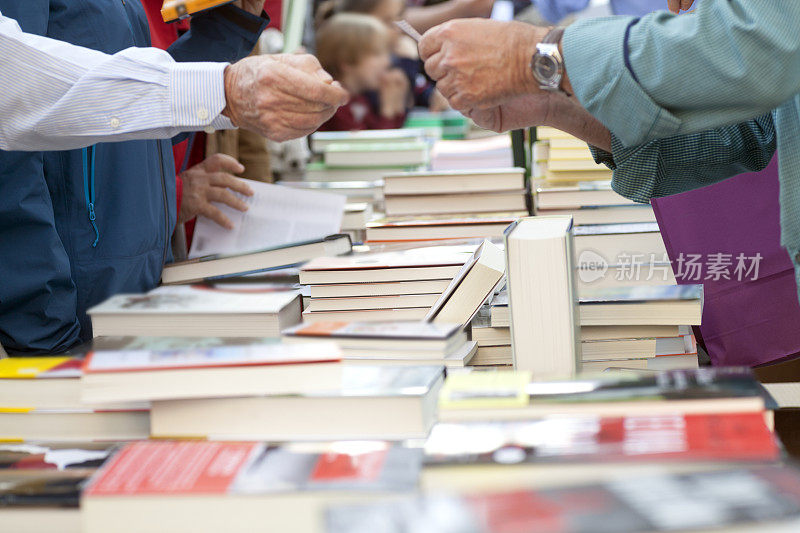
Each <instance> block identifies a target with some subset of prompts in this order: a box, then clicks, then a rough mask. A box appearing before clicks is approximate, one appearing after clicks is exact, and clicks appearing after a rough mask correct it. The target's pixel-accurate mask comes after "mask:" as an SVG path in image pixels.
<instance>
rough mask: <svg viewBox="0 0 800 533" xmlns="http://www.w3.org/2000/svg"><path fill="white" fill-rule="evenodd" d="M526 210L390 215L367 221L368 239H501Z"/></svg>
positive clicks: (391, 240)
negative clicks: (462, 213)
mask: <svg viewBox="0 0 800 533" xmlns="http://www.w3.org/2000/svg"><path fill="white" fill-rule="evenodd" d="M527 215H528V212H527V211H519V212H514V213H489V214H475V215H471V216H451V217H441V216H439V217H414V218H408V217H391V218H385V219H380V220H373V221H372V222H370V223H369V224H367V241H368V242H402V241H427V240H443V239H475V238H485V239H491V238H500V237H502V236H503V232H504V231H505V229H506V228H507V227H508V225H509V224H511V223H512V222H514V221H515V220H517V219H518V218H519V217H522V216H527Z"/></svg>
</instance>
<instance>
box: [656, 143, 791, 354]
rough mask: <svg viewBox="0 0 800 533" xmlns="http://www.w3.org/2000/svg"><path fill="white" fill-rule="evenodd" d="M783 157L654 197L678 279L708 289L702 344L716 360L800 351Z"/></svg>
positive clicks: (701, 330) (659, 223)
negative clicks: (783, 226) (784, 211)
mask: <svg viewBox="0 0 800 533" xmlns="http://www.w3.org/2000/svg"><path fill="white" fill-rule="evenodd" d="M778 187H779V184H778V165H777V157H776V158H773V161H772V162H771V163H770V164H769V166H768V167H767V168H765V169H764V170H763V171H761V172H751V173H747V174H741V175H739V176H735V177H733V178H730V179H727V180H725V181H722V182H720V183H716V184H714V185H710V186H708V187H703V188H702V189H696V190H693V191H689V192H685V193H681V194H676V195H673V196H668V197H664V198H657V199H654V200H653V202H652V204H653V209H654V211H655V214H656V218H657V220H658V225H659V227H660V228H661V235H662V237H663V238H664V244H665V246H666V248H667V253H668V254H669V259H670V261H671V263H672V268H673V270H674V272H675V277H676V279H677V281H678V283H679V284H683V283H702V284H703V286H704V289H705V294H704V306H703V323H702V325H701V326H700V332H701V334H702V338H703V342H704V343H705V346H706V349H707V350H708V354H709V356H710V357H711V361H712V363H713V364H714V365H717V366H723V365H747V366H754V365H758V364H762V363H768V362H770V361H774V360H776V359H780V358H783V357H787V356H790V355H794V354H797V353H798V352H800V304H798V300H797V286H796V284H795V279H794V270H793V267H792V262H791V260H790V259H789V255H788V254H787V253H786V250H785V249H784V248H782V247H781V245H780V224H779V203H778V190H779V189H778Z"/></svg>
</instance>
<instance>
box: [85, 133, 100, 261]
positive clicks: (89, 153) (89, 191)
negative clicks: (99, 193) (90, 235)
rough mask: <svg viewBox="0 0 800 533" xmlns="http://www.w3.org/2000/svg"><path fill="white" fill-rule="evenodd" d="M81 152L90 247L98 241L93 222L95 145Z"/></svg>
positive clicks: (98, 232)
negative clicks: (92, 235) (90, 238)
mask: <svg viewBox="0 0 800 533" xmlns="http://www.w3.org/2000/svg"><path fill="white" fill-rule="evenodd" d="M81 152H82V153H83V195H84V198H85V200H86V210H87V211H88V212H89V223H90V224H91V225H92V228H93V229H94V242H93V243H92V248H97V243H98V242H99V241H100V230H98V229H97V223H96V222H95V220H96V218H97V215H96V214H95V211H94V201H95V195H94V174H95V172H94V168H95V147H94V146H90V147H89V148H84V149H83V150H81Z"/></svg>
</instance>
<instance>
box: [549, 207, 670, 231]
mask: <svg viewBox="0 0 800 533" xmlns="http://www.w3.org/2000/svg"><path fill="white" fill-rule="evenodd" d="M536 214H537V215H569V216H571V217H572V220H573V222H574V224H575V225H576V226H586V225H596V224H629V223H648V222H655V221H656V215H655V213H654V212H653V208H652V207H650V206H649V205H640V204H637V205H615V206H593V205H590V206H584V207H571V208H567V209H537V210H536Z"/></svg>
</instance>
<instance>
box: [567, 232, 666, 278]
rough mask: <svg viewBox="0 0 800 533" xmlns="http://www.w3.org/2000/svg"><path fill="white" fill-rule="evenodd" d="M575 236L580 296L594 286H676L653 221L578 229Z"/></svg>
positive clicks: (659, 235)
mask: <svg viewBox="0 0 800 533" xmlns="http://www.w3.org/2000/svg"><path fill="white" fill-rule="evenodd" d="M574 235H575V239H574V241H575V261H576V269H577V270H576V272H575V285H576V289H577V291H578V293H579V294H582V293H583V291H584V290H587V289H594V288H597V287H614V286H628V285H674V284H675V275H674V273H673V271H672V266H671V264H670V262H669V256H668V255H667V249H666V247H665V246H664V241H663V239H662V238H661V231H660V230H659V228H658V224H657V223H655V222H648V223H629V224H597V225H590V226H577V227H576V228H575V229H574Z"/></svg>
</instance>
